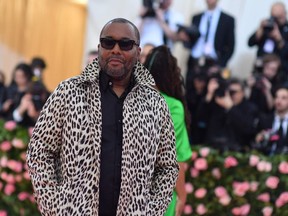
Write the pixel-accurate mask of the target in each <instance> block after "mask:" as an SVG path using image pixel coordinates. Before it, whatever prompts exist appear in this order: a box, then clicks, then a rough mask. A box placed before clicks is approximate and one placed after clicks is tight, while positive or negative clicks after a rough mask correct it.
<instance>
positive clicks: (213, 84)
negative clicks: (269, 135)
mask: <svg viewBox="0 0 288 216" xmlns="http://www.w3.org/2000/svg"><path fill="white" fill-rule="evenodd" d="M198 111H199V112H198V115H197V117H198V118H199V119H198V121H201V122H202V124H204V125H206V143H207V144H209V145H211V146H212V147H214V148H217V149H219V150H223V151H225V150H234V151H246V150H249V148H250V144H251V143H252V141H253V139H254V137H255V135H256V121H257V119H258V110H257V108H256V106H254V104H252V103H250V102H249V101H247V100H246V98H245V94H244V84H243V83H242V82H241V81H240V80H238V79H231V80H226V81H224V80H221V79H220V78H216V77H213V78H210V80H209V82H208V87H207V94H206V96H205V99H204V100H203V101H202V102H201V104H200V105H199V109H198Z"/></svg>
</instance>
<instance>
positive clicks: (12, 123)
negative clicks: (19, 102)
mask: <svg viewBox="0 0 288 216" xmlns="http://www.w3.org/2000/svg"><path fill="white" fill-rule="evenodd" d="M16 126H17V124H16V122H15V121H7V122H5V124H4V128H5V129H6V130H8V131H13V130H14V129H15V128H16Z"/></svg>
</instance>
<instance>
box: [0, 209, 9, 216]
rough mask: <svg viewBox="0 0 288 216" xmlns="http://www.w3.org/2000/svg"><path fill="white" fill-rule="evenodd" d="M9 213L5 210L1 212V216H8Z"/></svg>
mask: <svg viewBox="0 0 288 216" xmlns="http://www.w3.org/2000/svg"><path fill="white" fill-rule="evenodd" d="M7 215H8V213H7V212H6V211H5V210H0V216H7Z"/></svg>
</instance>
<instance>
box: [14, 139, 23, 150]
mask: <svg viewBox="0 0 288 216" xmlns="http://www.w3.org/2000/svg"><path fill="white" fill-rule="evenodd" d="M12 145H13V146H14V147H15V148H18V149H23V148H25V144H24V143H23V141H22V140H21V139H17V138H14V139H13V140H12Z"/></svg>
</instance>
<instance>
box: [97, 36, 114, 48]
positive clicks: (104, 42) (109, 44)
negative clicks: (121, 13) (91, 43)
mask: <svg viewBox="0 0 288 216" xmlns="http://www.w3.org/2000/svg"><path fill="white" fill-rule="evenodd" d="M100 43H101V46H102V47H103V48H104V49H113V47H114V46H115V44H116V41H115V40H113V39H109V38H101V39H100Z"/></svg>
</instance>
